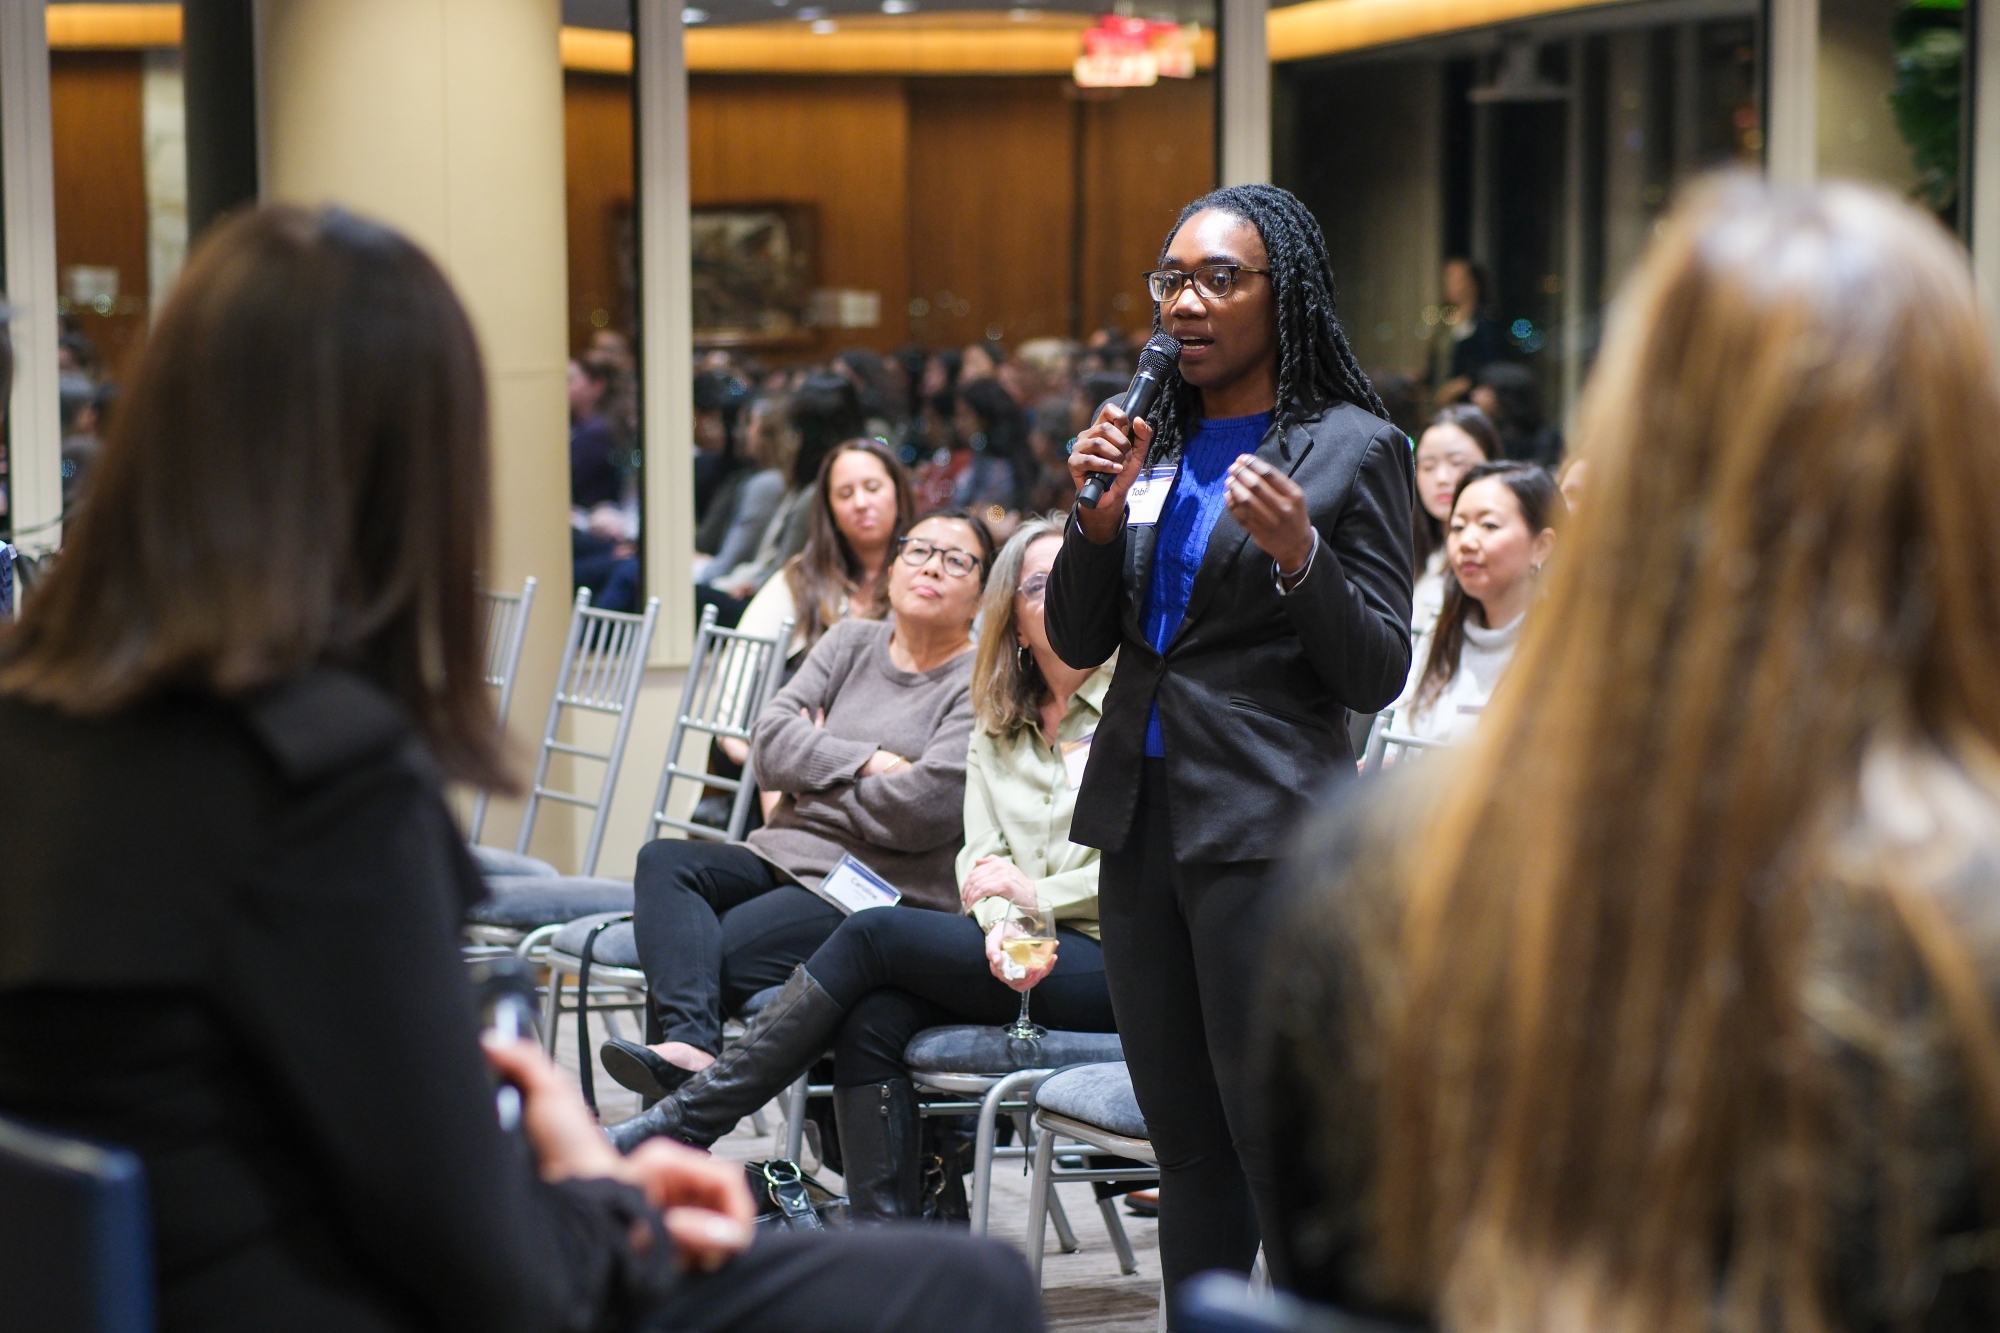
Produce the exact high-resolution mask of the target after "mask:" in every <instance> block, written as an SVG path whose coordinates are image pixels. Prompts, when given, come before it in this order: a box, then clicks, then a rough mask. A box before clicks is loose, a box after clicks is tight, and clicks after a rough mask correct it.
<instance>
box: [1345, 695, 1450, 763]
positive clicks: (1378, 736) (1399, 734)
mask: <svg viewBox="0 0 2000 1333" xmlns="http://www.w3.org/2000/svg"><path fill="white" fill-rule="evenodd" d="M1444 748H1446V745H1445V742H1443V741H1433V740H1426V739H1424V738H1423V737H1422V736H1415V735H1412V734H1410V733H1409V732H1406V731H1398V730H1396V710H1395V709H1393V708H1385V709H1383V710H1382V711H1381V712H1379V713H1377V714H1376V715H1375V720H1374V721H1373V722H1371V723H1369V724H1368V744H1367V746H1366V748H1364V749H1363V750H1362V752H1361V772H1362V773H1363V774H1364V775H1366V774H1369V773H1379V772H1381V771H1382V769H1383V768H1384V767H1385V766H1387V765H1390V764H1398V763H1409V762H1412V761H1414V760H1417V759H1420V758H1422V757H1423V755H1424V753H1425V752H1426V751H1429V750H1442V749H1444Z"/></svg>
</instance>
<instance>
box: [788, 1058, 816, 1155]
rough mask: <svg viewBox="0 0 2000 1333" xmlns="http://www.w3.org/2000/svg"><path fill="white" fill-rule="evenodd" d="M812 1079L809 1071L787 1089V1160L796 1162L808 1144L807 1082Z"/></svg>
mask: <svg viewBox="0 0 2000 1333" xmlns="http://www.w3.org/2000/svg"><path fill="white" fill-rule="evenodd" d="M811 1077H812V1071H811V1070H807V1071H806V1072H805V1073H803V1074H800V1075H799V1076H798V1078H797V1079H795V1080H793V1082H792V1086H790V1087H789V1088H786V1089H785V1159H786V1160H787V1161H792V1162H796V1161H798V1160H799V1153H800V1152H802V1151H803V1150H804V1148H805V1142H806V1087H807V1082H806V1080H807V1079H809V1078H811Z"/></svg>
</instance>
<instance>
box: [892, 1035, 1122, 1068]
mask: <svg viewBox="0 0 2000 1333" xmlns="http://www.w3.org/2000/svg"><path fill="white" fill-rule="evenodd" d="M1124 1058H1125V1048H1124V1047H1123V1046H1121V1045H1119V1043H1118V1034H1117V1033H1115V1032H1051V1033H1049V1034H1048V1035H1047V1036H1046V1037H1043V1038H1042V1039H1041V1040H1040V1041H1020V1040H1018V1039H1016V1038H1013V1037H1010V1036H1008V1035H1007V1030H1006V1029H1005V1028H988V1027H974V1026H972V1025H970V1024H965V1025H960V1026H953V1027H943V1028H925V1029H924V1030H923V1031H922V1032H919V1033H918V1034H917V1035H916V1036H914V1037H912V1038H910V1044H909V1045H908V1046H905V1047H904V1048H903V1063H904V1064H906V1065H908V1066H909V1067H910V1068H912V1069H920V1070H927V1071H929V1072H931V1073H936V1074H1011V1073H1013V1072H1014V1071H1015V1070H1017V1069H1060V1068H1062V1066H1064V1065H1081V1064H1096V1063H1098V1062H1099V1061H1103V1060H1123V1059H1124Z"/></svg>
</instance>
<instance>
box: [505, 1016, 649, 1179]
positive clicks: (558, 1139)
mask: <svg viewBox="0 0 2000 1333" xmlns="http://www.w3.org/2000/svg"><path fill="white" fill-rule="evenodd" d="M481 1044H482V1045H483V1046H484V1047H485V1049H486V1059H487V1062H488V1063H489V1064H491V1065H492V1066H493V1067H494V1068H495V1069H497V1070H498V1071H499V1072H500V1076H501V1077H502V1078H504V1079H506V1080H507V1081H508V1082H509V1083H512V1084H513V1085H514V1086H515V1087H517V1088H519V1089H520V1090H521V1125H522V1128H524V1129H525V1130H526V1131H527V1134H528V1146H529V1147H531V1148H533V1149H534V1150H535V1165H536V1166H537V1167H539V1168H540V1169H541V1173H542V1179H543V1180H547V1181H551V1182H553V1181H557V1180H570V1179H573V1178H576V1177H592V1176H616V1175H617V1174H618V1173H619V1167H620V1165H621V1164H622V1162H623V1160H624V1159H623V1158H621V1157H620V1156H619V1155H618V1150H617V1149H616V1148H614V1147H612V1146H611V1143H610V1140H608V1139H606V1138H605V1137H604V1131H603V1130H602V1129H600V1128H598V1124H597V1117H596V1116H594V1115H592V1114H591V1113H590V1108H589V1107H588V1106H585V1105H584V1104H583V1094H582V1093H580V1092H578V1091H577V1089H576V1085H575V1084H574V1083H571V1082H570V1081H569V1079H568V1078H566V1077H565V1076H564V1075H563V1072H562V1071H561V1070H559V1069H557V1068H556V1066H555V1062H554V1061H552V1060H550V1059H549V1057H548V1056H546V1055H544V1054H543V1053H542V1048H541V1047H540V1046H537V1045H536V1044H535V1043H534V1042H532V1041H509V1042H502V1041H493V1040H490V1039H488V1040H486V1041H483V1042H482V1043H481Z"/></svg>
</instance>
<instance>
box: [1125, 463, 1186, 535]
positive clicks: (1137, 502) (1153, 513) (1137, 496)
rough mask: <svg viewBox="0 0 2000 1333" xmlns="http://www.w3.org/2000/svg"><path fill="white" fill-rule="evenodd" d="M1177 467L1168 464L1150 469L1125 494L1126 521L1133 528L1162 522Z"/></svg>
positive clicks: (1141, 474) (1140, 475) (1142, 473)
mask: <svg viewBox="0 0 2000 1333" xmlns="http://www.w3.org/2000/svg"><path fill="white" fill-rule="evenodd" d="M1175 470H1176V469H1175V465H1174V464H1172V463H1168V464H1166V465H1164V466H1162V467H1149V468H1147V469H1146V470H1145V471H1144V472H1141V473H1140V474H1139V479H1138V480H1137V481H1135V482H1133V483H1132V489H1131V490H1129V491H1127V492H1125V521H1126V523H1128V524H1130V525H1131V526H1133V527H1135V528H1137V527H1144V526H1146V525H1147V524H1151V523H1158V522H1159V521H1160V510H1161V509H1162V508H1163V507H1164V506H1165V505H1166V503H1167V493H1168V492H1169V491H1171V490H1173V488H1174V472H1175Z"/></svg>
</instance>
